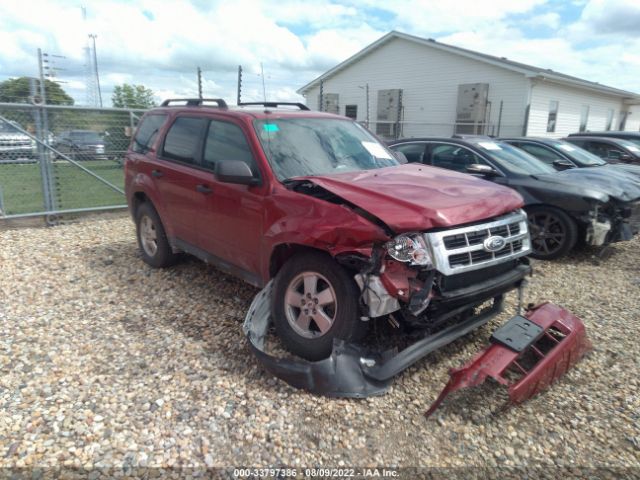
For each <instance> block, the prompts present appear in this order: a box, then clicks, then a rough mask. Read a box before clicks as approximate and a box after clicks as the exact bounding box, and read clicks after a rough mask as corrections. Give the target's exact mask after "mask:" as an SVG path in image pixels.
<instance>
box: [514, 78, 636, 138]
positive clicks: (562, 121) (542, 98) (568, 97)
mask: <svg viewBox="0 0 640 480" xmlns="http://www.w3.org/2000/svg"><path fill="white" fill-rule="evenodd" d="M552 100H555V101H557V102H558V115H557V121H556V131H555V132H547V120H548V118H549V104H550V102H551V101H552ZM583 105H588V106H589V117H588V121H587V130H591V131H602V130H605V129H606V123H607V115H608V111H609V109H613V122H612V124H611V129H612V130H616V129H617V128H618V126H619V122H620V111H621V110H622V109H623V105H622V99H621V98H620V97H616V96H609V95H602V94H597V93H594V92H590V91H587V90H580V89H577V88H570V87H565V86H563V85H558V84H554V83H550V82H544V81H540V80H534V81H533V88H532V90H531V107H530V109H529V124H528V128H527V135H529V136H532V137H550V138H561V137H565V136H567V135H568V134H570V133H575V132H578V131H579V129H580V116H581V111H582V106H583ZM627 123H628V122H627ZM627 130H628V125H627Z"/></svg>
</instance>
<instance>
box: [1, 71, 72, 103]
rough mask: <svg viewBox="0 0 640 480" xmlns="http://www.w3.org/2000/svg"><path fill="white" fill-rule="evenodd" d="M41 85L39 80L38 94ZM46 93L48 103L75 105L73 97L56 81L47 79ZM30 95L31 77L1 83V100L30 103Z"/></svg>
mask: <svg viewBox="0 0 640 480" xmlns="http://www.w3.org/2000/svg"><path fill="white" fill-rule="evenodd" d="M37 82H38V81H37ZM39 85H40V84H39V82H38V83H36V90H37V92H38V95H39V94H40V86H39ZM44 93H45V95H46V97H47V99H46V100H47V105H73V98H71V97H70V96H69V95H68V94H67V92H65V91H64V90H63V89H62V87H60V85H58V84H57V83H56V82H52V81H51V80H47V79H45V81H44ZM30 97H31V90H30V88H29V77H20V78H10V79H9V80H5V81H4V82H1V83H0V102H7V103H30V102H31V100H30Z"/></svg>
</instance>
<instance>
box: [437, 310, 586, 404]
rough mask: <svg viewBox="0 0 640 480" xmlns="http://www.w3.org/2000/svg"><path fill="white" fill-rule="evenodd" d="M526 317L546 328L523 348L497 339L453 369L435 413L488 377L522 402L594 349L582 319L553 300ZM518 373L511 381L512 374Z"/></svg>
mask: <svg viewBox="0 0 640 480" xmlns="http://www.w3.org/2000/svg"><path fill="white" fill-rule="evenodd" d="M525 318H526V319H528V320H530V321H531V322H533V323H534V324H536V325H538V326H539V327H541V328H542V329H543V330H544V332H543V333H542V335H540V336H537V338H536V339H534V340H533V341H531V342H530V343H529V344H528V345H527V346H526V348H524V349H523V350H522V351H520V352H519V351H515V350H514V349H512V348H509V347H507V346H505V345H504V344H501V343H494V344H492V345H490V346H488V347H486V348H485V349H484V350H482V351H481V352H479V353H478V354H477V355H476V356H475V357H474V358H473V359H472V360H471V361H470V362H468V363H467V364H466V365H464V366H463V367H461V368H455V369H452V370H451V378H450V380H449V383H447V385H446V386H445V388H444V389H443V390H442V392H441V393H440V395H439V396H438V398H437V399H436V400H435V401H434V402H433V404H432V405H431V407H429V410H427V412H426V416H427V417H428V416H429V415H431V414H432V413H433V412H434V411H435V410H436V409H437V408H438V406H439V405H440V404H441V403H442V401H443V400H444V398H445V397H446V396H447V395H449V394H450V393H451V392H454V391H456V390H460V389H462V388H466V387H475V386H478V385H480V384H482V383H483V382H484V381H485V379H486V378H487V377H492V378H493V379H495V380H496V381H497V382H498V383H500V384H502V385H505V386H508V390H509V398H510V400H511V402H513V403H516V404H517V403H522V402H524V401H525V400H527V399H529V398H531V397H533V396H534V395H536V394H537V393H538V392H540V391H542V390H544V389H546V388H547V387H548V386H549V385H551V384H552V383H553V382H554V381H555V380H557V379H558V378H560V377H561V376H562V375H564V374H565V373H566V372H567V370H569V369H570V368H571V367H572V366H573V365H575V364H576V363H577V362H578V360H579V359H580V358H581V357H582V356H583V355H584V354H585V353H586V352H587V351H588V350H590V349H591V343H590V342H589V340H588V338H587V334H586V329H585V326H584V324H583V323H582V321H581V320H580V319H579V318H578V317H576V316H575V315H573V314H572V313H571V312H569V311H567V310H565V309H564V308H562V307H559V306H557V305H554V304H552V303H543V304H541V305H539V306H537V307H534V308H532V309H530V310H529V311H528V312H527V313H526V315H525ZM514 376H515V377H516V378H515V380H513V381H510V378H511V377H514Z"/></svg>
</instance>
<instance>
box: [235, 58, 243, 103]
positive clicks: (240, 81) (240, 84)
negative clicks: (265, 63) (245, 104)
mask: <svg viewBox="0 0 640 480" xmlns="http://www.w3.org/2000/svg"><path fill="white" fill-rule="evenodd" d="M241 92H242V65H238V100H237V102H236V103H237V104H238V105H240V94H241Z"/></svg>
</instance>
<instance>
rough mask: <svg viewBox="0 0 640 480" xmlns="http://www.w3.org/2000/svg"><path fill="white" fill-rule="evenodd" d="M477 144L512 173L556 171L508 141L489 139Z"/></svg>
mask: <svg viewBox="0 0 640 480" xmlns="http://www.w3.org/2000/svg"><path fill="white" fill-rule="evenodd" d="M475 145H476V146H477V147H478V148H480V149H481V150H483V151H484V153H485V154H486V155H488V156H489V157H490V158H491V159H493V160H494V161H495V162H496V163H497V164H498V166H499V167H501V168H504V169H505V170H508V171H510V172H511V173H515V174H520V175H541V174H544V173H555V171H556V170H555V169H554V168H553V167H551V166H549V165H547V164H546V163H544V162H542V161H540V160H538V159H537V158H536V157H534V156H533V155H530V154H528V153H527V152H525V151H523V150H520V149H519V148H516V147H514V146H512V145H509V144H508V143H503V142H494V141H491V140H487V141H486V142H477V143H476V144H475Z"/></svg>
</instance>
